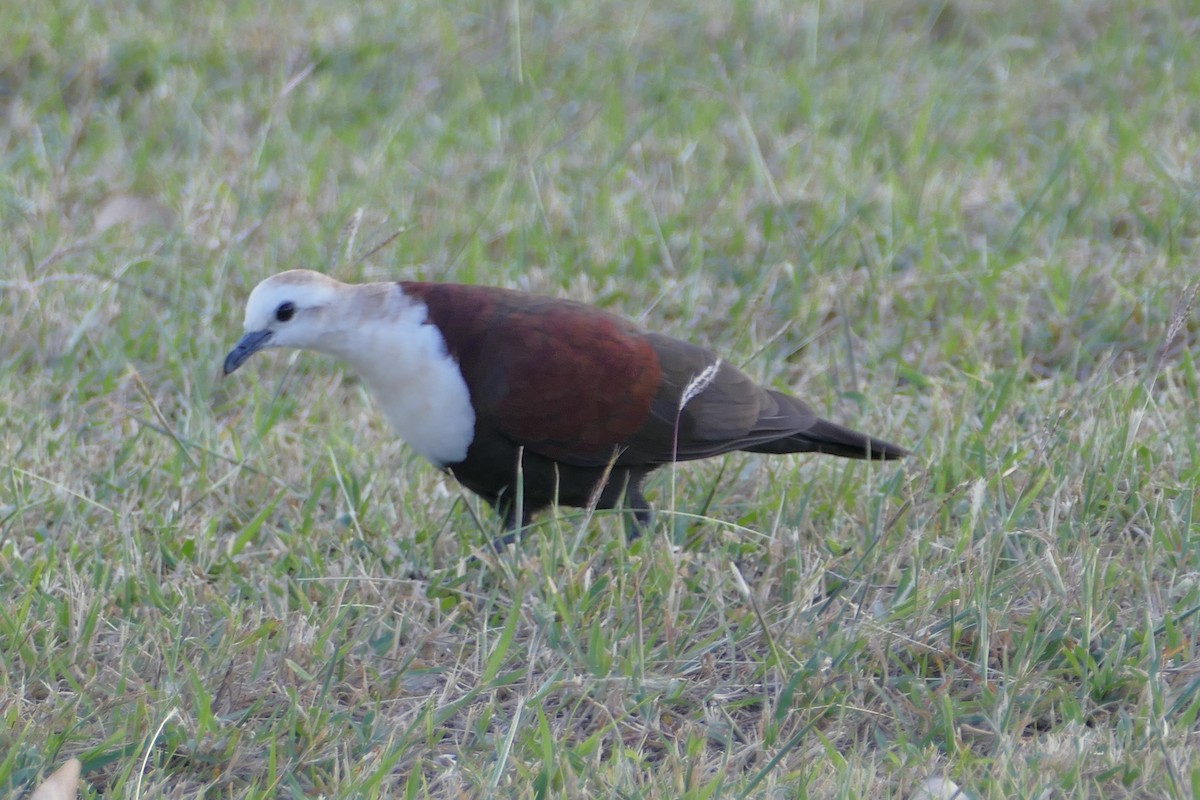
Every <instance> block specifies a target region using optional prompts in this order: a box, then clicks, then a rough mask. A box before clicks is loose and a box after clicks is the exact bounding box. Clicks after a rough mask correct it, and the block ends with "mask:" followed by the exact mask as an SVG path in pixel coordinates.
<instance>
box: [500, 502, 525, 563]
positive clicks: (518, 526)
mask: <svg viewBox="0 0 1200 800" xmlns="http://www.w3.org/2000/svg"><path fill="white" fill-rule="evenodd" d="M492 505H493V506H494V507H495V509H496V511H498V512H499V513H500V516H501V518H502V519H503V520H504V533H503V534H501V535H500V536H497V537H496V538H495V539H493V540H492V549H493V550H495V551H496V552H497V553H499V552H502V551H503V550H504V549H505V548H506V547H508V546H509V545H510V544H513V543H514V542H516V541H517V540H518V539H519V538H520V536H521V534H522V533H523V532H524V530H525V526H526V525H528V524H529V514H522V515H521V516H518V513H517V504H516V503H513V502H511V499H509V500H508V501H505V500H497V501H496V502H495V503H493V504H492Z"/></svg>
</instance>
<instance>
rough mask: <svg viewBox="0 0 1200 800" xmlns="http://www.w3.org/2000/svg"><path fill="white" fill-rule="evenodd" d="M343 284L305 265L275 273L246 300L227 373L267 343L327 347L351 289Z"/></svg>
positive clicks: (287, 345)
mask: <svg viewBox="0 0 1200 800" xmlns="http://www.w3.org/2000/svg"><path fill="white" fill-rule="evenodd" d="M349 288H350V287H348V286H347V285H346V284H344V283H339V282H338V281H336V280H334V279H333V278H330V277H329V276H328V275H322V274H321V273H319V272H312V271H310V270H306V269H293V270H289V271H287V272H281V273H279V274H278V275H272V276H271V277H269V278H267V279H266V280H265V281H263V282H262V283H260V284H258V286H255V287H254V291H253V292H251V293H250V299H249V300H247V301H246V319H245V322H244V323H243V329H244V330H245V334H244V335H243V336H242V338H241V339H240V340H238V343H237V344H236V345H235V346H234V348H233V350H231V351H230V352H229V355H228V356H226V357H225V374H226V375H228V374H229V373H231V372H233V371H234V370H235V369H237V368H238V367H240V366H241V365H242V364H243V363H245V361H246V359H248V358H250V356H252V355H254V354H255V353H256V352H258V351H259V350H262V349H264V348H268V347H295V348H303V349H308V350H327V349H329V345H330V341H329V339H330V337H331V336H333V335H336V333H337V332H338V330H339V329H340V328H341V327H342V323H341V320H340V315H339V314H338V312H337V308H338V306H339V305H340V304H341V302H342V300H343V298H344V296H345V295H346V293H347V290H348V289H349Z"/></svg>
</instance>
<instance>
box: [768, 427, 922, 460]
mask: <svg viewBox="0 0 1200 800" xmlns="http://www.w3.org/2000/svg"><path fill="white" fill-rule="evenodd" d="M745 449H746V450H747V451H748V452H751V453H773V454H782V453H827V454H829V455H832V456H841V457H842V458H869V459H871V460H873V461H884V460H890V459H894V458H904V457H905V456H907V455H908V454H909V453H908V451H907V450H905V449H904V448H903V447H900V446H899V445H895V444H892V443H891V442H885V441H884V440H883V439H876V438H875V437H874V436H868V435H867V434H865V433H859V432H858V431H852V430H850V429H849V428H846V427H843V426H841V425H838V424H837V423H836V422H830V421H829V420H827V419H817V421H816V422H815V423H813V425H812V427H810V428H809V429H808V430H804V431H801V432H800V433H794V434H792V435H791V436H784V437H783V438H781V439H773V440H771V441H769V442H763V443H762V444H756V445H754V446H752V447H747V448H745Z"/></svg>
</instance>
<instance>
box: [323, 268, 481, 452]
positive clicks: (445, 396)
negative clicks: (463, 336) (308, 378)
mask: <svg viewBox="0 0 1200 800" xmlns="http://www.w3.org/2000/svg"><path fill="white" fill-rule="evenodd" d="M392 311H393V313H392V314H389V315H387V316H386V317H381V318H377V319H375V320H372V321H370V322H367V323H365V324H362V325H359V326H357V328H356V330H355V331H354V332H353V335H350V336H346V337H345V339H344V341H343V343H342V346H341V347H339V348H338V349H339V350H340V351H341V352H339V353H338V355H340V356H341V357H343V358H345V359H346V360H347V361H349V362H350V363H351V365H352V366H353V367H354V370H355V371H356V372H357V373H358V374H359V375H360V376H361V377H362V379H363V381H365V382H366V384H367V386H368V388H369V389H370V390H371V395H372V396H373V397H374V398H375V401H376V402H377V403H378V404H379V407H380V410H382V411H383V414H384V416H385V417H387V420H388V422H389V423H391V425H392V427H393V428H395V429H396V433H398V434H399V435H400V438H401V439H403V440H404V441H405V442H406V443H407V444H408V445H409V446H410V447H412V449H414V450H416V451H417V452H418V453H420V454H421V455H423V456H424V457H425V458H427V459H429V460H430V461H432V462H433V463H434V464H436V465H437V466H439V467H441V466H445V465H447V464H454V463H456V462H458V461H462V460H463V459H464V458H466V456H467V448H468V447H470V446H471V440H472V439H473V438H474V436H475V409H474V407H473V406H472V405H471V394H470V392H469V391H468V390H467V384H466V381H464V380H463V377H462V372H461V371H460V370H459V368H458V363H457V362H455V360H454V359H453V358H451V357H450V355H449V353H448V352H447V350H446V341H445V339H443V338H442V334H441V331H439V330H438V328H437V327H436V326H434V325H429V324H425V315H426V309H425V305H424V304H423V303H421V302H419V301H415V300H412V299H410V298H407V297H404V295H403V294H401V293H400V292H399V289H397V290H396V298H395V300H394V303H393V309H392Z"/></svg>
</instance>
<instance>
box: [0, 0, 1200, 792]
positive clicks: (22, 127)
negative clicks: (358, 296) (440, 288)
mask: <svg viewBox="0 0 1200 800" xmlns="http://www.w3.org/2000/svg"><path fill="white" fill-rule="evenodd" d="M396 5H398V4H391V3H369V2H367V3H362V2H344V1H342V0H334V1H333V2H316V1H315V0H307V2H299V3H291V4H284V3H277V4H271V3H217V2H213V1H212V0H201V2H197V3H194V4H191V5H188V6H186V10H185V7H184V6H181V5H179V4H176V3H167V2H161V0H160V1H159V2H155V0H148V2H141V3H133V2H130V1H129V0H117V2H113V3H84V2H78V0H63V2H58V3H52V4H46V5H42V4H32V5H29V4H26V5H22V4H9V5H7V6H4V7H3V9H2V10H0V29H2V30H4V31H5V34H4V39H5V46H4V48H3V50H2V52H0V114H2V119H3V125H0V158H2V162H3V169H2V170H0V214H3V224H2V227H0V420H2V422H0V794H3V795H5V796H9V795H14V794H15V795H17V796H20V795H22V794H23V793H24V792H25V791H26V790H27V789H28V788H29V787H30V786H32V785H34V784H35V783H36V781H37V780H38V779H39V778H40V776H43V775H45V774H47V773H48V772H49V771H51V770H52V769H53V768H54V767H55V766H56V765H57V764H59V763H62V762H63V761H65V760H66V759H67V758H69V757H72V756H78V757H79V758H80V759H81V760H82V762H83V770H84V780H85V783H86V784H87V788H86V790H85V791H84V793H83V795H84V796H85V797H100V796H103V797H147V798H148V797H160V796H161V797H173V798H194V797H202V796H203V797H223V798H239V800H240V799H242V798H277V797H331V798H332V797H339V798H360V797H361V798H375V797H379V798H383V797H427V796H428V797H439V798H452V797H486V796H496V797H513V798H533V797H568V798H591V797H622V798H635V797H645V798H650V797H656V798H657V797H661V798H716V797H768V798H783V797H788V798H790V797H797V798H801V797H820V798H834V797H837V798H859V797H893V796H894V797H913V796H914V795H916V796H919V793H918V787H919V786H920V785H921V783H922V782H923V781H924V780H925V779H926V778H928V777H930V776H941V777H946V778H949V779H951V780H953V781H954V782H956V783H957V784H958V785H960V786H961V787H963V789H964V790H966V791H968V792H969V793H970V794H969V795H968V796H971V797H976V798H1017V797H1019V798H1080V797H1105V798H1109V797H1175V798H1182V797H1200V758H1198V757H1197V744H1196V738H1197V734H1198V733H1200V727H1198V722H1197V715H1198V713H1200V617H1198V616H1197V614H1196V612H1197V610H1198V609H1200V520H1198V518H1197V509H1196V505H1197V495H1198V489H1197V486H1198V484H1200V466H1198V464H1200V459H1198V458H1197V455H1198V453H1197V450H1198V445H1197V442H1198V440H1200V411H1198V408H1200V403H1198V396H1197V395H1198V382H1197V375H1196V363H1195V358H1194V354H1193V342H1194V341H1195V339H1196V336H1197V332H1198V330H1200V321H1198V314H1197V313H1196V312H1195V311H1194V309H1193V305H1194V302H1193V301H1195V299H1196V291H1197V280H1198V278H1200V268H1198V265H1197V257H1196V249H1197V237H1198V236H1200V215H1198V211H1200V155H1198V154H1200V48H1197V46H1196V42H1197V39H1198V37H1200V11H1198V10H1197V8H1196V6H1194V5H1193V4H1190V3H1185V2H1182V0H1181V1H1180V2H1175V3H1172V2H1153V1H1151V2H1132V0H1130V1H1129V2H1118V1H1117V0H1111V1H1106V0H1090V1H1089V0H1084V1H1083V2H1070V1H1069V0H1058V1H1057V2H1055V1H1053V0H1052V2H1041V0H1014V2H1012V3H988V2H983V0H946V1H945V2H942V0H931V1H930V2H922V1H920V0H885V2H881V3H876V2H840V1H839V0H826V2H820V1H819V0H797V1H796V2H783V3H771V2H764V3H758V4H755V3H749V2H732V3H704V2H700V3H696V2H676V3H666V2H664V3H648V4H636V3H628V2H613V0H589V1H588V2H584V1H583V0H564V1H563V2H535V3H530V2H522V0H513V1H512V2H508V3H480V2H476V3H471V2H456V3H455V2H452V3H437V2H431V1H430V0H414V1H413V2H411V3H409V4H403V5H402V7H399V8H396V7H394V6H396ZM400 229H402V233H401V234H400V235H399V237H398V238H397V239H396V240H395V241H394V242H393V243H391V244H390V245H389V246H387V247H385V248H383V249H381V250H379V251H378V252H375V253H373V254H372V253H371V252H370V251H371V250H372V249H373V247H374V245H375V244H377V243H379V242H381V241H383V240H384V239H386V238H387V237H388V236H390V235H391V234H392V233H393V232H395V231H397V230H400ZM364 256H365V257H364ZM297 266H305V267H310V268H317V269H321V270H324V271H328V272H330V273H332V274H334V275H336V276H338V277H339V278H342V279H344V280H367V279H382V278H402V277H403V278H422V279H432V280H454V281H464V282H478V283H489V284H499V285H504V286H510V287H517V288H524V289H530V290H535V291H539V292H544V293H548V294H553V295H558V296H563V297H570V298H574V299H577V300H583V301H588V302H592V303H596V304H598V305H601V306H603V307H605V308H608V309H610V310H612V311H615V312H618V313H620V314H622V315H624V316H627V317H630V318H632V319H634V320H636V321H638V322H639V323H640V324H643V325H644V326H646V327H648V328H653V329H657V330H661V331H663V332H667V333H672V334H675V335H677V336H682V337H684V338H689V339H692V340H694V341H696V342H699V343H704V344H708V345H711V346H713V347H714V348H716V349H717V350H719V351H720V352H722V353H723V354H725V355H727V356H728V357H730V358H731V359H733V360H734V361H735V362H736V363H738V364H739V365H741V366H743V367H744V368H745V369H746V370H747V371H748V372H749V373H750V374H752V375H753V376H755V377H756V378H758V379H760V380H762V381H763V382H766V383H768V384H770V385H772V386H775V387H777V388H783V389H787V390H789V391H793V392H795V393H797V394H799V395H800V396H802V397H805V398H806V399H808V400H809V401H810V402H811V403H812V404H813V405H814V406H816V407H817V408H818V409H819V410H820V411H821V412H822V413H824V414H825V415H827V416H831V417H833V418H835V419H838V420H841V421H843V422H846V423H847V424H850V425H852V426H853V427H856V428H859V429H862V430H867V431H870V432H872V433H875V434H877V435H880V436H883V437H885V438H887V439H890V440H892V441H896V442H899V443H902V444H905V445H908V446H911V447H912V448H913V449H914V450H915V451H916V456H915V457H914V458H912V459H909V460H908V461H907V462H905V463H902V464H894V463H888V464H863V463H857V462H856V463H851V462H845V461H840V460H837V459H827V458H816V457H812V458H810V457H774V458H768V457H758V456H747V455H743V456H730V457H727V458H724V459H718V460H714V461H711V462H706V463H701V464H692V465H687V466H682V467H680V468H678V469H677V470H673V471H672V470H664V471H662V472H661V473H660V474H659V475H658V476H657V477H656V479H655V480H654V481H652V483H651V485H650V495H651V498H652V500H653V501H654V502H655V503H656V505H657V506H658V509H659V513H658V515H657V519H656V526H655V530H654V533H653V535H652V536H649V537H646V538H645V539H643V540H640V541H638V542H636V543H635V544H633V545H627V544H626V543H625V541H624V538H623V536H622V534H621V531H622V521H621V519H620V518H619V517H617V516H615V515H613V514H602V513H597V514H596V515H595V516H592V517H589V516H588V515H585V514H582V513H579V512H576V511H572V510H561V511H559V512H558V513H556V514H547V515H543V516H542V517H540V518H539V520H538V524H537V526H536V529H535V530H533V531H531V532H530V533H529V535H527V537H526V539H525V542H524V544H523V546H522V547H521V549H520V550H519V551H518V552H515V553H511V554H509V555H507V556H504V557H501V558H499V559H498V560H496V559H491V558H488V559H485V561H483V562H480V561H473V560H470V558H469V557H470V556H471V554H472V553H478V552H482V551H481V550H480V548H481V546H482V545H483V544H484V543H485V542H486V541H487V540H488V539H489V538H490V537H491V536H493V535H494V534H495V531H496V528H497V521H496V518H495V517H494V515H493V514H491V512H490V510H489V509H488V508H487V507H485V506H483V505H481V504H480V503H479V502H478V501H477V500H476V499H475V498H472V497H467V496H465V495H464V494H463V492H462V491H461V490H460V489H459V488H458V487H457V486H456V485H455V484H453V483H452V482H449V481H447V480H446V479H444V478H443V477H442V476H440V475H439V474H438V473H436V472H435V471H434V470H433V469H431V468H430V467H429V466H428V465H426V464H425V463H424V462H422V461H420V459H418V458H417V457H416V456H414V455H413V454H412V453H411V452H409V451H408V450H407V449H406V448H405V447H404V446H403V444H402V443H400V442H398V441H397V440H396V439H395V438H394V437H393V436H392V435H391V433H390V432H389V430H388V429H387V428H386V425H385V423H384V422H383V421H382V419H381V418H380V417H379V415H377V414H376V413H375V412H374V411H373V410H372V409H371V407H370V403H369V400H368V398H367V396H366V393H365V389H364V387H363V386H362V385H361V384H359V383H358V382H357V381H356V380H355V379H354V378H353V376H351V375H350V374H349V373H347V372H346V371H344V370H343V369H342V368H341V366H340V365H337V364H335V363H333V362H331V361H328V360H326V359H323V358H320V357H317V356H312V355H299V356H296V355H286V354H282V353H275V354H271V355H268V356H260V357H256V359H255V360H254V361H252V362H251V363H250V364H249V365H248V366H247V368H244V369H243V370H242V371H240V372H238V373H237V374H236V375H235V376H233V378H231V379H230V380H226V381H222V380H221V379H220V363H221V359H222V357H223V355H224V353H225V352H226V350H227V349H228V348H229V346H230V345H231V344H232V343H233V342H234V341H235V340H236V338H237V337H238V335H239V334H240V332H241V315H242V306H243V303H244V301H245V298H246V296H247V294H248V292H249V290H250V288H251V287H252V286H253V285H254V284H255V283H256V282H257V281H258V280H259V279H261V278H263V277H265V276H266V275H268V274H270V273H272V272H275V271H278V270H282V269H286V268H291V267H297Z"/></svg>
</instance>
